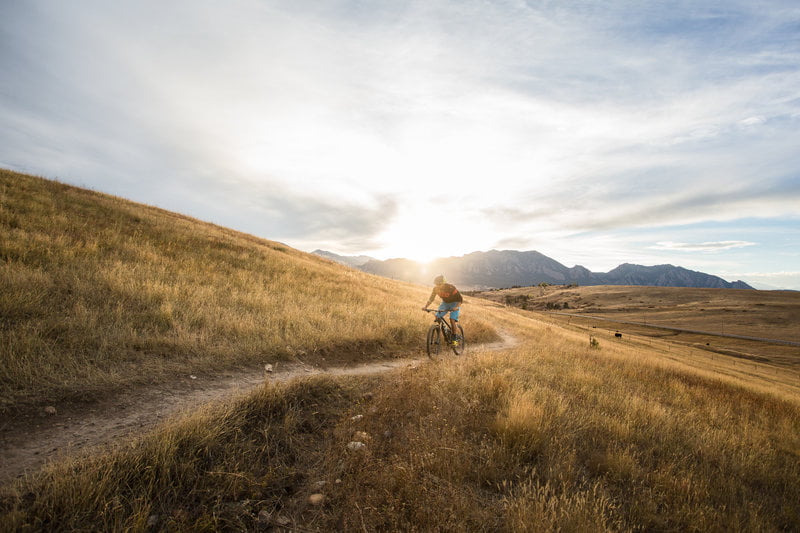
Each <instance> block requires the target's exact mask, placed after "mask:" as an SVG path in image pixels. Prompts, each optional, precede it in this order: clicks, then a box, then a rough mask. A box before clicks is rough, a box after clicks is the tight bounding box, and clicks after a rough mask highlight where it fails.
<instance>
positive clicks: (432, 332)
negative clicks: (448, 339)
mask: <svg viewBox="0 0 800 533" xmlns="http://www.w3.org/2000/svg"><path fill="white" fill-rule="evenodd" d="M427 349H428V357H430V358H431V359H433V358H435V357H436V356H437V355H439V352H440V351H441V350H442V330H441V328H440V327H439V325H438V324H434V325H432V326H431V327H430V328H429V329H428V340H427Z"/></svg>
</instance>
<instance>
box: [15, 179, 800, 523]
mask: <svg viewBox="0 0 800 533" xmlns="http://www.w3.org/2000/svg"><path fill="white" fill-rule="evenodd" d="M0 176H1V179H2V182H0V221H2V224H3V232H2V238H3V241H2V245H1V246H0V254H2V256H0V257H2V260H3V265H2V269H3V270H2V292H1V293H0V294H2V296H0V299H2V303H0V305H2V308H1V309H2V317H3V322H2V332H1V334H2V336H3V338H2V339H0V341H2V342H1V343H0V350H4V351H2V352H0V353H2V360H0V364H1V365H2V366H0V372H2V373H3V374H2V380H3V381H2V387H3V388H2V391H3V394H4V395H5V396H4V398H5V400H4V401H5V402H6V403H7V405H13V403H14V402H19V401H21V400H22V399H24V398H26V397H31V398H39V399H41V398H44V397H50V396H53V395H62V396H64V395H70V394H77V393H78V391H81V390H88V391H98V393H100V392H102V391H107V390H109V389H110V387H112V386H114V384H126V385H130V384H135V383H141V382H144V381H147V380H150V379H153V378H159V377H166V376H169V374H170V373H171V372H177V371H183V372H185V371H186V369H187V368H189V367H191V368H192V369H193V370H194V369H195V368H197V367H201V368H205V369H214V368H221V367H223V366H226V365H234V364H238V363H244V362H248V361H250V362H255V361H257V362H262V361H263V360H264V358H273V357H293V356H296V355H297V354H298V353H299V352H300V351H301V350H302V351H303V352H304V353H305V355H303V356H302V357H308V356H311V355H313V353H314V351H315V350H317V352H318V353H319V352H320V351H322V350H324V351H325V352H326V355H327V356H328V357H341V358H349V357H353V354H352V353H350V354H348V350H350V349H352V348H353V347H354V346H355V347H358V348H359V349H358V350H357V354H356V355H357V356H358V357H371V356H373V355H372V354H376V353H378V352H379V350H380V349H383V350H384V351H386V350H389V349H397V350H406V349H410V348H418V347H419V346H420V341H421V338H422V332H424V330H425V328H426V327H427V325H428V322H429V320H430V317H429V316H426V315H423V314H422V313H421V312H419V310H418V307H419V306H420V305H421V304H422V303H424V300H425V298H426V297H427V290H426V289H424V288H421V287H414V286H410V285H405V284H399V283H396V282H392V281H389V280H384V279H380V278H375V277H371V276H368V275H364V274H360V273H358V272H356V271H353V270H350V269H346V268H344V267H341V266H339V265H335V264H333V263H330V262H327V261H325V260H322V259H318V258H315V257H312V256H309V255H307V254H303V253H300V252H297V251H294V250H291V249H288V248H287V247H285V246H282V245H280V244H279V243H274V242H269V241H263V240H260V239H255V238H253V237H250V236H247V235H242V234H239V233H236V232H232V231H229V230H225V229H222V228H218V227H215V226H211V225H208V224H203V223H201V222H198V221H195V220H191V219H187V218H185V217H180V216H177V215H174V214H171V213H166V212H164V211H160V210H157V209H153V208H149V207H146V206H141V205H136V204H131V203H130V202H126V201H123V200H120V199H116V198H111V197H108V196H104V195H99V194H95V193H91V192H88V191H83V190H80V189H75V188H72V187H66V186H64V185H60V184H57V183H53V182H49V181H45V180H39V179H35V178H30V177H26V176H20V175H18V174H12V173H8V172H6V173H3V174H1V175H0ZM317 295H321V296H322V297H320V298H316V297H315V296H317ZM387 308H388V311H387ZM467 310H468V311H469V313H468V314H467V316H468V317H469V320H470V321H471V322H467V323H466V324H465V327H466V328H467V332H468V334H469V333H470V332H473V333H472V335H477V336H478V337H480V338H486V339H488V338H490V337H491V336H492V326H490V324H494V325H495V326H496V327H497V328H498V329H501V328H502V330H503V331H504V332H507V333H509V334H510V335H511V336H513V337H514V338H516V340H517V344H516V346H515V347H514V348H510V349H505V350H502V351H487V350H481V349H476V350H474V351H473V352H472V353H471V354H469V355H468V356H467V357H461V358H456V357H450V358H446V359H442V360H439V361H435V362H431V363H425V364H420V365H417V366H415V367H413V368H406V369H403V370H399V371H393V372H391V373H388V374H384V375H377V376H372V377H359V378H355V377H340V378H332V377H316V378H307V379H302V380H295V381H292V382H289V383H278V384H265V386H264V387H263V388H260V389H258V390H256V391H254V392H251V393H249V394H247V395H243V396H240V397H237V398H233V399H229V400H228V401H226V402H222V403H216V404H210V405H207V406H206V407H205V408H204V409H201V410H199V411H197V412H195V413H193V414H192V415H187V416H185V417H183V418H179V419H173V420H170V421H168V422H166V423H164V424H162V425H161V426H159V427H158V428H157V429H156V430H154V431H152V432H150V433H147V434H144V435H142V436H141V437H140V438H138V439H131V440H129V441H126V442H124V443H118V444H117V445H116V446H114V447H109V448H108V449H101V450H88V451H87V452H86V453H85V454H84V455H83V456H82V457H77V458H75V459H70V460H64V461H61V462H57V463H54V464H51V465H50V466H48V467H47V468H45V469H44V470H42V471H41V472H39V473H38V474H35V475H32V476H30V477H28V478H24V479H21V480H18V481H17V482H15V483H14V484H13V485H9V486H6V487H4V488H2V490H0V530H9V531H46V530H85V531H219V530H230V531H240V530H273V531H286V530H291V531H574V532H584V531H726V532H727V531H798V530H800V507H798V505H797V502H798V501H800V485H798V483H797V480H798V479H800V387H798V383H797V379H796V377H795V376H794V375H791V376H784V375H781V376H780V379H778V378H777V377H776V376H775V374H774V373H772V372H770V371H771V370H772V369H771V368H769V369H768V370H770V371H767V372H762V371H761V370H758V369H755V368H754V366H758V365H761V363H759V362H752V361H748V366H747V367H745V368H742V367H741V365H739V366H730V365H729V363H728V359H729V358H725V360H724V361H720V358H716V359H711V358H709V357H707V356H706V355H705V354H701V353H699V352H698V350H696V349H695V348H694V347H692V346H678V345H675V344H671V343H667V342H665V341H663V340H662V339H648V340H647V342H643V341H641V340H635V339H634V340H631V339H629V338H628V337H627V336H626V337H625V338H624V340H623V341H618V340H617V339H615V337H614V336H613V332H611V333H609V332H605V331H602V330H599V329H593V328H591V327H590V326H585V325H576V324H569V325H566V326H561V325H556V324H552V323H550V320H551V319H550V318H549V317H548V316H546V315H542V314H538V313H534V312H529V311H524V310H520V309H515V308H504V307H503V306H501V305H496V304H493V303H492V302H487V301H480V300H473V301H471V302H470V304H469V307H468V308H467ZM590 339H593V341H594V342H590ZM343 348H344V349H343ZM365 348H370V349H365ZM362 352H363V354H362ZM759 368H760V367H759ZM352 442H361V443H362V444H363V446H361V447H357V446H351V445H350V444H351V443H352ZM354 448H355V449H354Z"/></svg>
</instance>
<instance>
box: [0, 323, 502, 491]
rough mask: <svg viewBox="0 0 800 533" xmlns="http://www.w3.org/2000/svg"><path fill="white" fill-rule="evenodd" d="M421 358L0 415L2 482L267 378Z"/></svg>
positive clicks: (202, 379) (290, 366) (222, 377)
mask: <svg viewBox="0 0 800 533" xmlns="http://www.w3.org/2000/svg"><path fill="white" fill-rule="evenodd" d="M514 344H516V340H515V339H512V338H510V337H508V336H506V337H505V338H504V340H503V341H501V342H497V343H492V344H486V345H481V346H476V347H474V348H473V350H501V349H505V348H510V347H512V346H513V345H514ZM468 353H469V352H468ZM425 361H428V358H427V357H426V356H424V355H418V354H416V356H415V357H407V358H402V359H386V360H381V361H377V362H370V363H366V364H359V365H350V366H330V367H322V366H315V365H310V364H305V363H302V362H293V363H284V362H280V363H276V364H275V365H274V366H273V367H272V368H271V369H270V370H271V371H267V370H266V369H265V368H264V367H259V368H250V369H245V370H229V371H227V372H222V373H220V374H218V375H198V376H194V375H185V376H183V377H178V378H177V379H175V380H173V381H171V382H168V383H160V384H157V385H151V386H147V387H139V388H131V389H128V390H124V391H120V392H118V393H115V394H114V395H113V396H110V397H108V398H106V399H102V400H99V401H97V402H93V403H91V404H86V405H65V406H58V405H56V406H48V407H47V408H45V409H42V410H40V411H38V412H35V413H27V414H23V415H18V416H16V417H13V418H10V419H8V420H2V421H0V486H2V485H4V484H7V483H9V482H11V481H13V480H14V479H15V478H18V477H21V476H24V475H26V474H31V473H34V472H36V471H37V470H39V469H40V468H41V467H42V466H43V465H44V464H46V463H48V462H50V461H55V460H58V459H61V458H64V457H68V456H71V455H75V454H78V453H79V452H81V451H83V450H86V449H88V448H91V447H94V446H98V445H103V444H108V443H112V442H114V441H119V440H120V439H123V438H125V437H129V436H133V435H138V434H141V433H143V432H145V431H147V430H149V429H152V428H153V427H154V426H156V425H157V424H158V423H159V422H161V421H163V420H165V419H167V418H170V417H172V416H176V415H179V414H180V413H182V412H187V411H190V410H192V409H195V408H197V407H198V406H200V405H203V404H204V403H207V402H210V401H213V400H218V399H222V398H224V397H227V396H230V395H233V394H237V393H242V392H246V391H248V390H251V389H253V388H255V387H258V386H259V385H262V384H263V383H264V382H265V381H286V380H289V379H292V378H296V377H300V376H311V375H315V374H328V375H339V376H344V375H369V374H376V373H380V372H386V371H389V370H392V369H395V368H400V367H403V366H413V365H417V364H421V363H423V362H425Z"/></svg>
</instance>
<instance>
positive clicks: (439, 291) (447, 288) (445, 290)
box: [429, 283, 464, 304]
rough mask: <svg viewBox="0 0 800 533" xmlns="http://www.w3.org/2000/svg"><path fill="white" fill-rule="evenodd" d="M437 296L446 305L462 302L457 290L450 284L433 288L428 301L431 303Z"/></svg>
mask: <svg viewBox="0 0 800 533" xmlns="http://www.w3.org/2000/svg"><path fill="white" fill-rule="evenodd" d="M437 296H438V297H439V298H441V299H442V301H443V302H444V303H446V304H451V303H453V302H463V301H464V299H463V298H462V297H461V293H460V292H458V289H456V286H455V285H453V284H452V283H443V284H441V285H437V286H436V287H434V288H433V291H431V297H430V300H429V301H430V302H432V301H433V299H434V298H435V297H437Z"/></svg>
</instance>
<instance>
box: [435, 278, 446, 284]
mask: <svg viewBox="0 0 800 533" xmlns="http://www.w3.org/2000/svg"><path fill="white" fill-rule="evenodd" d="M445 281H446V280H445V279H444V276H436V277H435V278H433V284H434V285H441V284H442V283H445Z"/></svg>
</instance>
